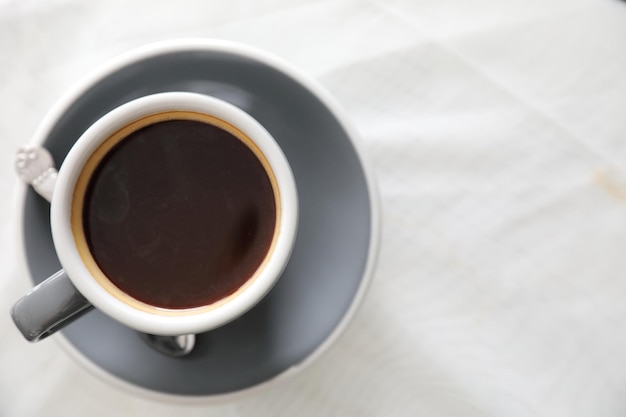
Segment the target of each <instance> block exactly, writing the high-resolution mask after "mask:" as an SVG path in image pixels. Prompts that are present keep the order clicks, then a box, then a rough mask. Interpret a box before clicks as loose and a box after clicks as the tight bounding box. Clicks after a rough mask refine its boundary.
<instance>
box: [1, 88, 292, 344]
mask: <svg viewBox="0 0 626 417" xmlns="http://www.w3.org/2000/svg"><path fill="white" fill-rule="evenodd" d="M297 223H298V201H297V191H296V185H295V181H294V178H293V174H292V172H291V168H290V166H289V163H288V161H287V159H286V158H285V156H284V154H283V152H282V151H281V149H280V147H279V145H278V144H277V143H276V141H275V140H274V139H273V138H272V137H271V135H270V134H269V133H268V131H267V130H265V129H264V128H263V126H262V125H261V124H259V123H258V122H257V121H256V120H255V119H253V118H252V117H251V116H249V115H248V114H247V113H245V112H244V111H243V110H241V109H239V108H237V107H235V106H233V105H231V104H229V103H226V102H224V101H222V100H219V99H216V98H213V97H210V96H207V95H203V94H198V93H186V92H168V93H159V94H154V95H149V96H145V97H141V98H138V99H135V100H133V101H130V102H128V103H125V104H123V105H121V106H119V107H117V108H115V109H113V110H112V111H110V112H109V113H107V114H106V115H104V116H103V117H101V118H100V119H99V120H97V121H96V122H95V123H94V124H92V125H91V126H90V127H89V128H88V129H87V130H86V131H85V132H84V133H83V134H82V136H81V137H80V138H79V139H78V140H77V141H76V143H75V144H74V145H73V147H72V148H71V150H70V152H69V153H68V154H67V156H66V158H65V160H64V161H63V164H62V165H61V167H60V169H59V172H58V176H57V177H56V178H55V184H54V189H53V191H52V198H51V215H50V224H51V230H52V237H53V241H54V247H55V250H56V252H57V255H58V258H59V260H60V263H61V266H62V267H63V270H61V271H59V272H57V273H55V274H53V275H52V276H50V277H49V278H48V279H46V280H45V281H43V282H42V283H41V284H39V285H38V286H36V287H35V288H33V289H32V290H31V291H30V292H29V293H28V294H26V295H25V296H24V297H22V298H21V299H20V300H19V301H18V302H17V303H16V304H15V305H14V306H13V309H12V317H13V320H14V321H15V323H16V325H17V327H18V329H19V330H20V331H21V332H22V334H23V335H24V336H25V337H26V339H28V340H30V341H37V340H41V339H43V338H45V337H47V336H49V335H51V334H52V333H54V332H55V331H57V330H59V329H61V328H62V327H64V326H65V325H67V324H69V323H70V322H72V321H73V320H75V319H77V318H78V317H80V315H81V313H82V312H84V311H86V310H88V309H90V308H91V307H92V306H93V307H95V308H97V309H99V310H101V311H102V312H104V313H105V314H107V315H109V316H110V317H112V318H113V319H115V320H117V321H119V322H121V323H122V324H125V325H126V326H128V327H131V328H133V329H135V330H137V331H140V332H144V333H149V334H155V335H163V336H168V335H182V334H193V333H201V332H205V331H209V330H212V329H215V328H217V327H219V326H222V325H224V324H226V323H228V322H230V321H232V320H234V319H236V318H237V317H239V316H241V315H243V314H244V313H245V312H246V311H248V310H249V309H250V308H252V307H253V306H254V305H255V304H257V303H258V302H259V301H260V300H261V299H262V298H263V297H264V296H265V295H266V294H267V293H268V292H269V290H270V289H271V288H272V287H273V285H274V284H275V283H276V281H277V280H278V279H279V277H280V275H281V273H282V271H283V269H284V267H285V265H286V264H287V261H288V260H289V256H290V254H291V251H292V248H293V245H294V242H295V237H296V229H297Z"/></svg>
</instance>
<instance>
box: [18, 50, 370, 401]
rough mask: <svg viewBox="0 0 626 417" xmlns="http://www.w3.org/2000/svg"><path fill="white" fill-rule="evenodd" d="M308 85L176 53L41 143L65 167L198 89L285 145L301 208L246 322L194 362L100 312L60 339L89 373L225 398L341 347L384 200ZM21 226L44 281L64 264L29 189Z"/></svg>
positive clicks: (89, 101)
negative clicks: (266, 289)
mask: <svg viewBox="0 0 626 417" xmlns="http://www.w3.org/2000/svg"><path fill="white" fill-rule="evenodd" d="M311 86H312V85H311V84H306V85H305V84H303V83H302V79H297V78H294V77H293V76H292V75H289V74H288V73H287V72H284V71H283V70H281V69H277V67H275V66H274V65H273V64H271V63H270V62H269V61H266V60H262V59H257V58H254V57H251V56H249V55H242V54H240V53H238V52H232V51H231V52H229V51H227V50H223V49H219V48H218V49H216V50H212V49H211V48H200V49H197V48H189V49H184V48H183V49H180V48H179V49H178V50H174V51H170V52H168V53H158V54H157V53H155V54H149V53H148V54H145V55H144V56H143V57H142V58H141V59H140V60H139V61H136V62H132V61H129V62H128V63H126V64H124V65H120V66H119V67H118V68H116V69H115V70H114V71H111V72H109V73H104V74H103V76H102V78H101V80H100V81H99V82H98V83H96V84H94V85H92V86H91V87H88V88H86V89H83V90H81V91H80V94H77V96H76V98H75V99H74V100H72V101H71V102H68V104H67V109H66V110H65V111H64V112H62V115H61V113H59V114H60V116H59V117H57V118H56V120H54V122H53V124H52V126H51V129H50V130H49V131H48V133H47V134H46V136H45V138H44V139H43V145H44V146H45V147H46V148H48V149H49V150H50V151H51V153H52V154H53V156H54V157H55V160H56V161H57V164H58V165H60V164H61V161H62V160H63V158H64V156H65V155H66V153H67V152H68V150H69V148H70V147H71V146H72V144H73V143H74V141H75V140H76V139H77V138H78V137H79V136H80V135H81V133H82V132H83V131H84V130H85V129H86V128H87V126H89V125H90V124H91V123H92V122H93V121H95V120H96V119H98V118H99V117H100V116H101V115H103V114H104V113H106V112H108V111H109V110H111V109H112V108H114V107H116V106H118V105H120V104H122V103H124V102H126V101H129V100H131V99H134V98H137V97H140V96H144V95H147V94H151V93H157V92H164V91H193V92H200V93H206V94H210V95H213V96H215V97H218V98H221V99H223V100H226V101H229V102H231V103H233V104H235V105H237V106H239V107H241V108H243V109H244V110H245V111H246V112H248V113H249V114H250V115H252V116H253V117H254V118H256V119H257V120H258V121H259V122H260V123H261V124H262V125H264V126H265V127H266V128H267V130H268V131H269V132H270V133H271V134H272V135H273V136H274V138H275V139H276V140H277V142H278V143H279V144H280V146H281V147H282V149H283V151H284V152H285V154H286V156H287V159H288V160H289V162H290V164H291V166H292V169H293V172H294V175H295V178H296V183H297V187H298V196H299V200H300V210H301V215H300V216H301V217H300V223H299V230H298V237H297V241H296V244H295V249H294V251H293V255H292V257H291V259H290V261H289V264H288V265H287V268H286V270H285V272H284V274H283V276H282V277H281V278H280V280H279V282H278V284H277V285H276V286H275V287H274V289H273V290H272V291H271V293H270V294H269V295H268V296H267V297H266V298H265V299H264V300H263V301H262V302H261V303H260V304H258V305H257V306H256V307H255V308H253V309H252V310H251V311H249V312H248V313H247V314H245V315H244V316H243V317H241V318H239V319H238V320H236V321H234V322H232V323H230V324H227V325H225V326H223V327H222V328H220V329H217V330H214V331H211V332H208V333H205V334H201V335H199V336H198V339H197V345H196V348H195V350H194V351H193V352H192V353H191V354H190V355H189V356H187V357H184V358H178V359H177V358H171V357H167V356H165V355H162V354H160V353H158V352H156V351H154V350H152V349H150V348H149V347H148V346H147V345H146V344H145V343H144V342H143V341H142V340H141V339H140V338H139V336H138V335H137V333H136V332H134V331H132V330H130V329H128V328H126V327H124V326H122V325H120V324H118V323H117V322H115V321H113V320H112V319H109V318H108V317H107V316H105V315H103V314H102V313H100V312H99V311H92V312H91V313H89V314H87V315H86V316H84V317H83V318H81V319H80V320H78V321H77V322H75V323H74V324H72V325H70V326H69V327H67V328H66V329H65V330H64V331H63V334H64V336H65V339H66V340H67V342H68V343H69V345H71V346H72V347H73V348H74V350H75V351H77V352H78V353H79V355H82V357H83V358H82V359H84V360H83V362H84V363H87V364H91V365H94V366H95V367H96V368H99V369H100V370H102V371H104V373H105V374H108V375H109V376H112V377H113V379H119V380H121V381H125V382H127V383H129V384H131V385H135V386H137V387H140V388H145V389H147V390H149V391H156V392H158V393H166V394H174V395H182V396H200V397H204V396H216V395H220V394H228V393H233V392H238V391H241V390H246V389H249V388H252V387H255V386H257V385H259V384H262V383H264V382H266V381H269V380H272V379H274V378H276V377H278V376H280V375H282V374H285V373H287V371H288V370H290V369H292V368H293V367H298V366H299V365H301V364H302V363H305V362H306V361H307V360H308V359H309V358H310V357H311V356H315V354H316V353H319V351H320V350H321V347H322V346H325V345H327V344H328V341H329V339H331V338H333V337H336V335H337V333H338V331H337V330H338V329H339V328H340V327H342V326H343V325H344V324H345V318H346V316H347V315H349V313H351V312H352V310H353V309H354V307H355V304H357V302H356V301H355V300H358V299H359V298H360V296H361V295H362V294H363V291H364V288H365V286H366V283H367V281H368V278H369V276H368V275H369V274H370V272H371V271H370V270H371V266H372V263H373V261H372V258H373V257H374V256H375V254H374V253H372V252H375V247H376V245H375V244H373V242H372V239H375V236H377V233H376V232H377V230H376V228H377V222H376V218H375V215H376V210H375V207H374V205H373V201H375V199H374V198H373V197H372V194H371V193H372V192H373V190H371V188H370V187H371V185H370V181H369V180H368V175H367V174H366V170H365V168H364V166H363V164H362V161H361V158H360V157H359V153H358V152H357V150H356V149H355V147H354V143H353V140H352V139H351V134H350V132H349V131H348V130H346V128H345V125H344V123H342V121H341V120H340V119H339V118H338V116H337V113H336V111H334V110H332V109H331V108H330V107H329V104H328V103H329V102H328V101H327V100H325V99H321V98H320V95H319V91H314V90H312V87H311ZM22 227H23V233H24V244H25V254H26V261H27V265H28V267H29V269H30V273H31V276H32V277H33V278H32V280H33V282H34V283H38V282H40V281H42V280H43V279H44V278H46V277H47V276H48V275H50V274H51V273H53V272H55V271H56V270H57V269H59V268H60V265H59V262H58V259H57V257H56V254H55V251H54V247H53V243H52V238H51V235H50V225H49V205H48V203H47V202H46V201H44V200H43V199H42V198H40V197H38V196H37V195H36V194H35V193H34V192H33V191H32V190H29V191H28V192H27V193H26V194H25V200H24V211H23V224H22ZM42 343H47V342H42ZM41 348H45V347H43V346H42V347H41Z"/></svg>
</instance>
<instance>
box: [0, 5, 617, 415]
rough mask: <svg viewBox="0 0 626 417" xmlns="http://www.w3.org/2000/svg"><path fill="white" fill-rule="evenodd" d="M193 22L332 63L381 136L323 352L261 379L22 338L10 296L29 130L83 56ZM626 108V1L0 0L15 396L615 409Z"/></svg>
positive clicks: (381, 411) (306, 405) (285, 54)
mask: <svg viewBox="0 0 626 417" xmlns="http://www.w3.org/2000/svg"><path fill="white" fill-rule="evenodd" d="M190 36H194V37H198V36H199V37H215V38H223V39H230V40H235V41H240V42H245V43H248V44H252V45H254V46H257V47H261V48H263V49H266V50H268V51H270V52H272V53H274V54H277V55H279V56H280V57H282V58H284V59H286V60H288V61H290V62H291V63H292V64H294V65H296V66H298V67H299V68H301V69H302V71H304V72H305V73H307V74H309V75H310V76H311V77H313V78H315V79H317V80H318V81H320V82H321V83H322V84H323V85H324V86H325V87H326V88H327V89H328V90H329V91H330V92H331V93H332V94H333V95H334V96H335V97H336V98H337V99H338V101H339V102H340V104H341V105H343V106H344V107H345V109H346V110H347V113H348V115H349V117H350V118H351V119H352V121H353V122H354V124H355V126H356V128H357V130H358V132H360V134H361V135H362V138H363V141H364V144H365V148H366V150H367V151H369V152H368V153H369V156H370V159H371V161H372V163H373V167H374V171H375V174H376V176H377V182H378V185H379V188H380V192H381V199H382V220H383V229H382V244H381V251H380V258H379V263H378V267H377V269H376V272H375V275H374V281H373V284H372V287H371V290H370V292H369V294H368V296H367V297H366V299H365V302H364V304H363V306H362V308H361V309H360V310H359V312H358V314H357V315H356V318H355V320H354V321H353V323H352V325H351V326H350V327H349V328H348V330H347V332H346V333H345V334H344V335H343V336H342V337H341V338H340V340H339V341H338V343H337V344H336V345H335V346H334V347H333V348H332V349H331V350H330V351H329V352H328V353H327V354H326V355H324V356H323V357H322V358H321V359H320V360H319V361H317V362H316V363H314V364H313V365H312V366H311V367H309V368H307V369H306V370H305V371H304V372H302V373H300V374H298V375H297V376H295V377H294V378H293V379H291V380H289V382H288V383H282V384H278V385H275V386H273V387H271V388H270V389H269V390H266V391H262V392H260V393H259V394H256V395H253V396H251V397H249V398H246V399H243V400H240V401H237V402H233V403H226V404H221V405H204V406H193V407H189V406H185V407H181V406H177V405H167V404H161V403H157V402H152V401H150V400H147V399H144V398H138V397H136V396H133V395H131V394H129V393H126V392H122V391H120V390H118V389H117V388H114V387H110V386H109V385H107V384H106V383H104V382H102V381H100V380H99V379H96V378H94V377H93V376H92V375H91V374H90V373H88V372H86V371H85V370H84V369H83V368H82V367H80V366H79V365H77V364H76V363H75V362H73V361H72V360H71V359H70V358H69V357H68V356H67V355H66V354H65V353H64V352H63V351H62V350H61V348H60V347H59V346H58V345H57V344H55V343H49V342H48V341H46V342H43V343H41V344H34V345H30V344H27V343H26V342H25V341H24V340H23V339H22V337H21V336H20V335H19V334H18V332H17V331H16V330H15V329H14V326H13V324H12V322H11V321H10V318H9V315H8V309H9V307H10V305H11V304H12V303H13V302H14V301H15V300H16V299H17V298H19V296H20V295H21V294H22V293H24V292H25V291H27V289H28V288H29V283H28V280H27V277H25V276H18V275H19V274H18V273H17V271H18V265H17V262H16V260H15V257H16V253H17V249H16V247H15V239H14V233H15V229H16V225H15V221H14V207H15V204H14V203H15V202H14V201H12V199H11V196H12V195H13V194H14V190H15V189H16V187H17V186H18V183H17V180H16V177H15V175H14V173H13V168H12V163H13V155H14V151H15V149H16V148H17V147H18V146H19V145H20V144H22V143H26V142H28V141H29V138H30V136H31V135H32V134H33V132H34V130H35V128H36V126H37V125H38V123H39V122H40V120H41V118H42V117H43V115H44V114H45V113H46V111H47V110H48V109H49V108H50V107H51V106H52V104H53V103H54V102H55V101H56V100H57V99H58V98H59V96H60V95H61V94H62V93H63V92H64V91H66V89H68V88H69V87H70V86H71V85H72V84H73V83H74V82H75V81H76V80H77V79H78V78H81V77H83V76H84V75H85V74H86V73H89V72H91V71H93V70H94V69H95V68H97V67H98V66H99V65H101V64H102V63H103V62H105V61H107V60H108V59H110V58H112V57H114V56H116V55H118V54H119V53H122V52H125V51H127V50H129V49H131V48H133V47H136V46H140V45H143V44H146V43H149V42H152V41H157V40H163V39H170V38H180V37H190ZM625 114H626V2H623V1H619V0H506V1H502V0H474V1H466V0H437V1H435V0H328V1H310V0H294V1H288V0H257V1H253V0H249V1H246V0H239V1H226V0H223V1H221V0H211V1H205V0H177V1H175V2H171V1H151V0H111V1H101V2H95V1H78V0H45V1H36V0H0V138H1V140H0V155H1V158H0V162H1V163H0V193H1V194H2V196H3V198H2V199H1V200H0V216H2V218H3V219H5V221H4V222H2V224H1V227H0V237H1V240H0V253H1V254H2V255H0V260H1V265H2V268H3V273H2V277H1V278H0V307H1V308H0V312H1V313H2V314H0V334H1V335H2V340H1V343H0V416H2V417H31V416H33V417H34V416H38V417H39V416H44V415H45V416H48V417H56V416H63V417H71V416H91V417H96V416H107V417H108V416H128V417H132V416H147V415H150V416H154V417H158V416H171V415H177V416H221V417H224V416H237V417H239V416H241V417H244V416H265V415H266V416H294V415H297V416H385V417H390V416H422V415H423V416H453V417H471V416H481V417H483V416H498V417H501V416H506V417H528V416H551V417H557V416H562V417H571V416H577V417H584V416H589V417H598V416H623V415H624V414H625V413H626V399H625V395H624V393H625V392H626V331H625V334H624V335H623V334H622V330H626V329H625V326H624V324H623V323H624V322H625V321H626V303H625V301H626V276H624V273H623V271H625V270H626V253H625V250H626V117H625ZM12 219H13V221H12ZM173 413H175V414H173Z"/></svg>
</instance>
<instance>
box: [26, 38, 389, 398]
mask: <svg viewBox="0 0 626 417" xmlns="http://www.w3.org/2000/svg"><path fill="white" fill-rule="evenodd" d="M198 50H200V51H202V50H204V51H207V52H222V53H227V54H232V55H240V56H244V57H246V58H249V59H251V60H256V61H258V62H261V63H264V64H266V65H268V66H270V67H272V68H274V69H276V70H278V71H279V72H281V73H283V74H285V75H286V76H288V77H291V78H292V79H293V80H294V81H295V82H297V83H298V84H300V85H301V86H302V87H304V88H305V89H306V90H308V91H309V92H310V93H311V95H312V96H314V97H316V98H317V99H318V100H320V102H321V103H322V104H323V105H324V106H325V107H326V108H327V109H328V110H329V111H330V112H331V113H332V114H333V116H334V117H335V118H336V119H337V122H338V123H339V125H340V126H341V127H342V128H343V129H344V130H345V132H346V135H347V137H348V138H349V140H350V142H351V144H352V146H353V148H354V151H355V154H356V156H357V158H358V160H359V163H360V165H361V168H362V170H363V175H364V179H365V183H366V186H367V190H368V197H369V206H370V213H371V217H370V236H369V237H370V241H369V245H368V251H367V260H366V263H365V268H364V270H363V273H362V277H361V282H360V284H359V286H358V289H357V291H356V293H355V295H354V297H353V298H352V301H351V303H350V305H349V307H348V309H347V310H346V312H345V314H344V315H343V317H342V318H341V320H340V321H339V322H338V323H337V324H336V326H335V328H334V329H333V330H332V332H331V333H330V334H329V335H328V336H327V337H326V338H325V339H324V341H323V342H322V343H320V344H319V345H318V346H317V348H316V349H315V350H313V351H312V352H311V353H310V354H309V355H308V356H307V357H306V358H305V359H304V360H302V361H300V362H297V363H295V364H293V365H292V366H290V367H288V368H286V369H285V370H284V371H282V372H280V373H279V374H277V375H276V376H274V377H271V378H269V379H266V380H265V381H262V382H260V383H258V384H255V385H252V386H248V387H244V388H242V389H239V390H235V391H231V392H226V393H219V394H211V395H184V394H174V393H167V392H162V391H156V390H152V389H149V388H146V387H142V386H139V385H136V384H134V383H132V382H129V381H127V380H125V379H122V378H121V377H118V376H116V375H114V374H112V373H110V372H109V371H107V370H106V369H103V368H101V367H100V366H98V365H96V364H95V363H93V362H92V361H91V360H90V359H89V358H88V357H87V356H85V355H84V354H83V353H82V352H81V351H80V350H79V349H78V348H76V347H75V346H74V345H73V344H72V343H70V342H69V340H68V339H67V338H66V337H65V335H64V334H63V333H58V334H57V335H55V337H52V338H51V339H52V340H54V341H55V342H56V343H57V344H58V345H59V346H60V347H61V348H62V349H63V350H64V351H65V352H66V353H68V355H69V356H70V357H71V358H72V359H73V360H74V361H75V362H76V363H78V364H79V365H80V367H83V368H84V369H85V370H86V371H88V372H89V373H90V374H92V375H94V376H96V377H97V379H100V380H101V381H102V382H105V383H107V384H108V385H109V386H113V387H116V388H117V389H119V390H121V391H123V392H126V393H132V394H137V395H140V396H142V397H144V398H147V399H151V400H156V401H161V402H166V403H177V404H190V405H193V404H212V403H225V402H231V401H235V400H238V399H241V398H245V397H249V396H251V395H254V394H256V393H258V392H260V391H264V390H266V389H269V388H270V387H273V386H276V385H278V384H279V383H280V382H282V381H285V380H287V379H290V378H291V377H292V376H294V375H296V374H298V373H300V372H301V371H302V370H304V369H306V368H308V367H309V366H310V365H311V364H313V363H314V362H316V361H317V360H318V359H319V358H320V357H321V356H323V355H324V354H325V353H327V352H328V351H329V348H330V347H331V346H332V345H334V344H335V343H336V342H337V340H338V339H339V338H340V337H341V335H343V334H344V333H345V331H346V329H347V327H348V326H349V325H350V323H352V321H353V319H354V316H355V315H356V313H357V311H358V309H359V307H360V306H361V305H362V304H363V300H364V298H365V295H366V294H367V291H368V289H369V288H370V286H371V282H372V279H373V275H374V271H375V268H376V264H377V262H378V256H379V250H380V238H381V236H380V234H381V223H382V219H381V202H380V195H379V190H378V187H377V182H376V180H375V176H374V170H373V167H372V164H371V163H370V162H368V161H370V159H369V158H368V155H367V151H366V150H365V146H364V144H363V142H362V139H361V136H360V135H359V134H358V132H357V130H356V128H355V127H354V126H353V124H352V122H351V121H350V120H349V119H348V117H347V116H346V113H345V111H344V110H343V108H342V107H341V105H340V104H339V102H338V101H337V100H336V99H335V98H334V97H333V96H332V95H331V94H330V93H329V92H328V91H327V90H326V89H325V87H323V86H322V85H321V84H320V83H319V82H318V81H316V80H314V79H312V78H311V77H309V76H306V75H304V74H303V73H302V71H301V70H299V69H297V68H296V67H295V66H293V65H292V64H290V63H288V62H286V61H285V60H283V59H282V58H279V57H278V56H276V55H274V54H271V53H269V52H266V51H264V50H261V49H259V48H257V47H254V46H250V45H246V44H242V43H238V42H233V41H228V40H223V39H205V38H183V39H174V40H167V41H160V42H156V43H151V44H148V45H144V46H141V47H139V48H134V49H131V50H129V51H127V52H125V53H123V54H121V55H119V56H118V57H117V58H114V59H111V60H109V61H108V62H106V63H105V64H103V65H102V66H101V67H100V68H98V69H96V70H95V71H92V72H90V73H88V74H87V75H86V76H84V77H83V78H81V79H80V80H79V81H78V82H77V83H76V84H74V86H73V87H71V88H70V89H69V90H67V91H66V92H65V94H63V95H62V96H61V97H60V98H59V99H58V100H57V101H56V102H55V103H54V104H53V105H52V107H51V109H50V110H49V111H48V112H47V113H46V115H45V116H44V118H43V119H42V121H41V123H40V124H39V126H38V127H37V129H36V130H35V133H34V134H33V136H32V138H31V141H30V143H31V144H33V145H42V144H43V143H44V140H45V138H46V137H47V136H48V134H49V133H50V132H51V130H52V128H53V127H54V126H55V123H56V122H57V121H58V120H59V119H60V118H61V117H62V115H63V114H64V113H65V112H66V111H67V109H68V108H69V107H70V106H71V105H72V104H73V103H74V102H75V101H76V100H77V99H78V98H80V97H81V96H82V95H83V94H84V93H86V92H87V91H88V90H89V89H90V88H91V86H93V85H95V84H97V83H98V82H100V81H102V80H103V79H104V78H105V77H106V76H108V75H110V74H112V73H114V72H115V71H117V70H121V69H123V68H124V67H127V66H129V65H131V64H133V63H137V62H140V61H143V60H146V59H148V58H150V57H154V56H160V55H165V54H171V53H183V52H185V51H198ZM27 190H28V186H26V185H24V186H22V187H19V186H18V187H17V191H16V194H17V196H16V199H15V200H14V201H16V202H17V204H16V210H17V215H16V218H17V220H18V221H17V223H16V224H17V225H18V228H17V239H18V248H20V250H19V258H20V260H19V261H18V263H19V264H21V265H19V266H20V267H21V268H23V270H24V271H28V277H29V280H30V281H31V282H30V284H31V285H32V284H33V282H32V274H31V273H30V268H29V265H28V262H27V259H26V242H25V240H24V236H23V233H22V229H21V225H22V224H23V222H24V207H25V203H26V194H27Z"/></svg>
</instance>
